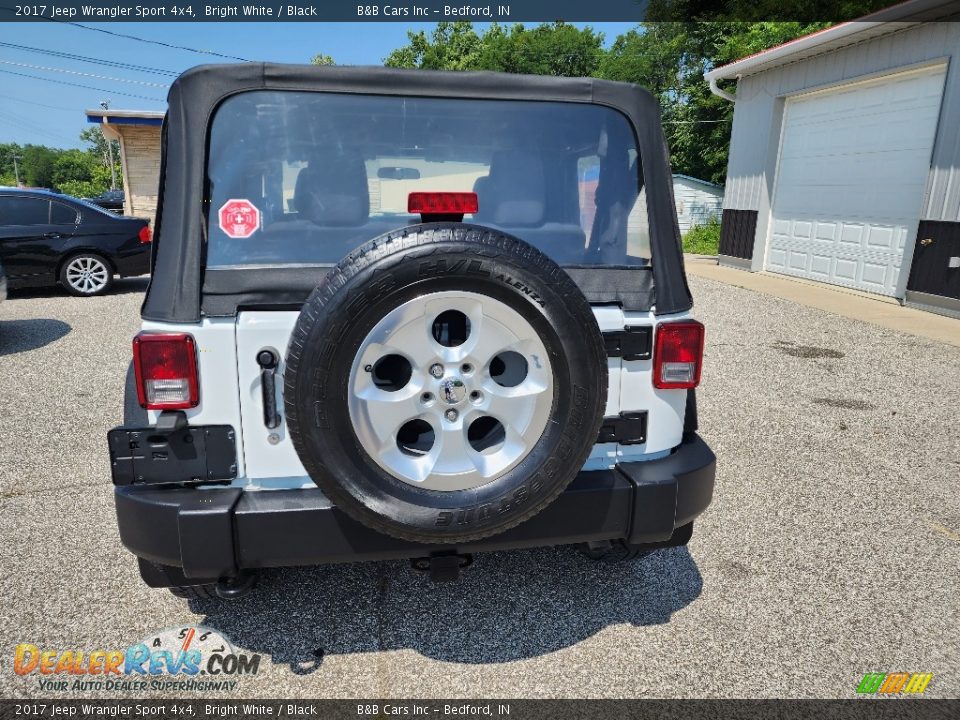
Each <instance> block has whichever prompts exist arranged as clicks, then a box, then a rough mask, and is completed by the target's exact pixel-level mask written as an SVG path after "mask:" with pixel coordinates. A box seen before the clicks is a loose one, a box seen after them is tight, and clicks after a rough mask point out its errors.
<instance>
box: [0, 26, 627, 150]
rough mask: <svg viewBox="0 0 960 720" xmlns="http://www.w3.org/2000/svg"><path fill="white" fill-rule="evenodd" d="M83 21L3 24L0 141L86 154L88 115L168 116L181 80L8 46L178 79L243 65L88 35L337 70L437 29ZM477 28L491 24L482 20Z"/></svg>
mask: <svg viewBox="0 0 960 720" xmlns="http://www.w3.org/2000/svg"><path fill="white" fill-rule="evenodd" d="M83 24H84V25H85V26H86V27H87V28H88V29H84V28H82V27H77V26H74V25H68V24H65V23H52V22H50V23H44V22H36V23H17V24H13V23H0V142H16V143H20V144H28V143H33V144H38V145H50V146H53V147H81V146H82V143H81V142H80V138H79V134H80V132H81V131H82V130H83V129H84V128H86V127H88V125H87V122H86V117H85V115H84V111H85V110H87V109H90V108H97V107H99V105H100V103H101V102H102V101H104V100H108V101H109V102H110V108H111V109H113V110H121V109H125V110H165V109H166V100H165V97H166V91H167V88H166V85H167V84H168V83H170V82H171V80H172V79H173V77H174V76H171V75H169V74H155V73H150V72H146V71H142V70H137V71H135V70H132V69H129V68H123V67H110V66H105V65H98V64H94V63H90V62H86V61H80V60H76V59H70V58H65V57H62V56H57V57H54V56H51V55H48V54H43V53H40V52H36V51H35V50H26V49H22V48H15V47H9V46H10V45H18V46H23V47H27V48H39V49H41V50H45V51H53V52H56V53H65V54H71V55H77V56H84V57H86V58H96V59H99V60H104V61H110V62H113V63H122V64H125V65H138V66H141V67H148V68H151V69H156V70H163V71H168V72H172V73H180V72H183V71H184V70H186V69H188V68H190V67H193V66H194V65H201V64H204V63H208V62H235V61H233V60H225V59H224V58H221V57H217V56H216V55H211V54H205V53H200V52H191V51H188V50H179V49H175V48H171V47H165V46H163V45H158V44H154V43H146V42H142V41H139V40H133V39H129V38H124V37H118V36H117V35H112V34H107V33H104V32H99V31H97V30H93V29H89V28H100V29H103V30H107V31H109V32H110V33H117V34H120V35H132V36H136V37H138V38H142V39H145V40H152V41H157V42H160V43H167V44H168V45H179V46H182V47H187V48H193V49H195V50H204V51H208V52H212V53H220V54H222V55H231V56H236V57H240V58H244V59H248V60H269V61H273V62H290V63H306V62H309V61H310V58H312V57H313V56H314V55H316V54H317V53H323V54H326V55H331V56H333V58H334V60H336V62H337V64H338V65H379V64H381V63H382V62H383V58H384V57H386V55H387V54H389V53H390V51H391V50H393V49H394V48H397V47H399V46H401V45H403V44H404V43H405V42H406V39H407V31H408V30H419V29H428V30H429V29H432V28H433V24H432V23H423V24H413V23H411V24H406V23H370V22H365V23H302V24H295V23H247V22H237V23H226V22H225V23H211V22H203V23H186V22H184V23H157V22H151V23H83ZM574 24H575V25H577V26H579V27H584V26H585V25H586V23H574ZM590 25H591V26H592V27H593V28H594V29H595V30H597V31H599V32H602V33H604V35H605V42H606V44H607V45H608V46H609V45H610V44H611V43H612V42H613V41H614V39H615V38H616V37H617V35H619V34H621V33H623V32H626V31H627V30H629V29H630V28H631V27H634V24H633V23H591V24H590ZM476 26H477V27H478V29H482V28H484V27H485V25H484V24H482V23H477V25H476ZM25 66H33V67H25ZM39 68H57V69H59V70H68V71H69V72H60V71H52V70H44V69H39ZM12 73H17V74H12ZM24 75H29V76H33V77H23V76H24ZM91 76H100V77H91ZM35 78H45V79H42V80H41V79H35ZM53 81H56V82H53ZM122 81H126V82H122ZM80 85H83V86H88V87H78V86H80Z"/></svg>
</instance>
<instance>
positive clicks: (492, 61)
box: [384, 22, 603, 77]
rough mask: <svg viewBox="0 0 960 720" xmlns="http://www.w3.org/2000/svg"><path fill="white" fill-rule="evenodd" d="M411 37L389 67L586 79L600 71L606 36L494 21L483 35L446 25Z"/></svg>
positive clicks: (388, 62) (546, 25) (465, 26)
mask: <svg viewBox="0 0 960 720" xmlns="http://www.w3.org/2000/svg"><path fill="white" fill-rule="evenodd" d="M407 38H408V42H407V44H406V45H404V46H403V47H400V48H397V49H396V50H394V51H393V52H392V53H390V54H389V55H388V56H387V57H386V59H384V65H386V66H387V67H401V68H421V69H424V70H497V71H499V72H509V73H527V74H531V75H562V76H567V77H585V76H589V75H592V74H594V73H595V72H596V70H597V68H598V67H599V65H600V60H601V58H602V57H603V34H602V33H596V32H594V31H593V29H592V28H585V29H583V30H580V29H578V28H576V27H574V26H573V25H567V24H566V23H562V22H556V23H544V24H542V25H538V26H537V27H534V28H527V27H525V26H524V25H523V24H521V23H517V24H515V25H513V26H511V27H510V28H506V27H504V26H503V25H500V24H498V23H492V24H491V25H490V28H489V29H488V30H487V31H486V32H484V33H482V34H478V33H477V31H476V30H475V29H474V27H473V24H472V23H469V22H453V23H451V22H441V23H437V27H436V28H434V30H433V32H432V33H430V34H429V35H428V34H427V33H426V32H424V31H423V30H420V31H419V32H408V33H407Z"/></svg>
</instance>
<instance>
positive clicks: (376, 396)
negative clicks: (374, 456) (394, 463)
mask: <svg viewBox="0 0 960 720" xmlns="http://www.w3.org/2000/svg"><path fill="white" fill-rule="evenodd" d="M355 394H356V396H357V398H358V399H359V400H360V406H361V408H362V409H363V413H364V415H365V418H364V419H365V421H366V424H367V425H368V426H369V427H370V429H371V430H372V431H373V434H374V435H375V436H376V441H377V445H384V444H388V443H392V444H394V445H395V444H396V437H397V431H398V430H399V429H400V426H401V425H403V424H404V423H405V422H408V421H409V420H412V419H413V418H415V417H417V416H418V415H419V414H420V408H419V407H418V406H417V402H418V398H419V390H417V389H416V388H412V389H411V388H410V386H409V384H408V386H407V387H406V388H404V389H402V390H398V391H396V392H387V391H386V390H381V389H380V388H378V387H376V386H375V385H373V384H372V383H370V385H369V386H368V387H365V388H362V389H360V390H358V391H356V393H355Z"/></svg>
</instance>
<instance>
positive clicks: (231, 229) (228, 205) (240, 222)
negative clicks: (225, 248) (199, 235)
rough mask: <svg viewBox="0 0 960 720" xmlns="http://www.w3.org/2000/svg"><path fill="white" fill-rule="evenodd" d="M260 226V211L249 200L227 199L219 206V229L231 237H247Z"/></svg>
mask: <svg viewBox="0 0 960 720" xmlns="http://www.w3.org/2000/svg"><path fill="white" fill-rule="evenodd" d="M259 227H260V211H259V210H257V208H256V207H254V205H253V203H251V202H250V201H249V200H236V199H231V200H227V201H226V202H225V203H224V204H223V207H222V208H220V229H221V230H223V231H224V232H225V233H226V234H227V235H228V236H230V237H232V238H248V237H250V236H251V235H253V234H254V233H255V232H256V231H257V229H258V228H259Z"/></svg>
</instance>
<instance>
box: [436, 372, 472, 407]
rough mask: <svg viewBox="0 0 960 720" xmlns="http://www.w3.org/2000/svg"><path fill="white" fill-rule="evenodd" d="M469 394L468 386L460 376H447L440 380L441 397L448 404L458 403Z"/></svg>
mask: <svg viewBox="0 0 960 720" xmlns="http://www.w3.org/2000/svg"><path fill="white" fill-rule="evenodd" d="M466 395H467V388H466V386H465V385H464V384H463V380H461V379H460V378H447V379H446V380H442V381H441V382H440V397H441V398H442V399H443V401H444V402H445V403H447V404H448V405H458V404H459V403H461V402H463V398H465V397H466Z"/></svg>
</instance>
